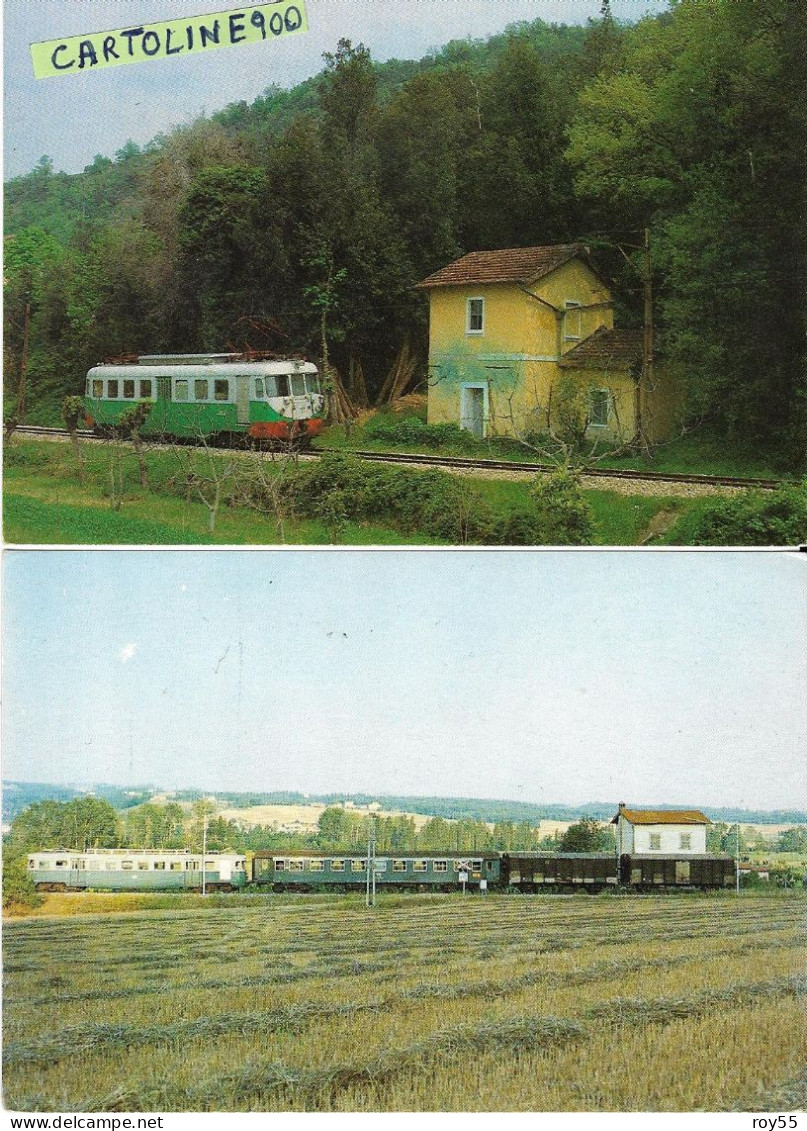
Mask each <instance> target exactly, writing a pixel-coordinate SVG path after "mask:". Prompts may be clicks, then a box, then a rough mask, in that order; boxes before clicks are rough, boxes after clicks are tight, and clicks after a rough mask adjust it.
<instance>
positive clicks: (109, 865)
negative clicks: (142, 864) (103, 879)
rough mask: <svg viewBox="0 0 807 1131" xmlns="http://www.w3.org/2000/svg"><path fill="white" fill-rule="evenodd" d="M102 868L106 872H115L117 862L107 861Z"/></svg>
mask: <svg viewBox="0 0 807 1131" xmlns="http://www.w3.org/2000/svg"><path fill="white" fill-rule="evenodd" d="M104 867H105V868H106V870H107V872H117V870H118V862H117V860H107V862H106V864H104Z"/></svg>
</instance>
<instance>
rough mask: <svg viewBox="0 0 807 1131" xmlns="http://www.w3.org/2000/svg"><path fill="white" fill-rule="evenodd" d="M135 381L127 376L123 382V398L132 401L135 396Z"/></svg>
mask: <svg viewBox="0 0 807 1131" xmlns="http://www.w3.org/2000/svg"><path fill="white" fill-rule="evenodd" d="M134 390H135V383H134V381H133V380H130V379H129V378H127V379H126V380H125V381H124V382H123V397H124V400H127V401H133V400H134V396H135V391H134Z"/></svg>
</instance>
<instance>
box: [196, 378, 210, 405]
mask: <svg viewBox="0 0 807 1131" xmlns="http://www.w3.org/2000/svg"><path fill="white" fill-rule="evenodd" d="M193 395H194V398H195V399H196V400H197V401H206V400H207V381H194V383H193Z"/></svg>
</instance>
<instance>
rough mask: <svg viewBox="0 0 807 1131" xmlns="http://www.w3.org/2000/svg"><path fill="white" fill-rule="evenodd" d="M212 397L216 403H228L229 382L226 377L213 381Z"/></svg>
mask: <svg viewBox="0 0 807 1131" xmlns="http://www.w3.org/2000/svg"><path fill="white" fill-rule="evenodd" d="M213 396H214V398H215V399H216V400H217V401H228V400H229V399H230V382H229V381H228V380H227V378H226V377H224V378H219V379H217V380H216V381H214V383H213Z"/></svg>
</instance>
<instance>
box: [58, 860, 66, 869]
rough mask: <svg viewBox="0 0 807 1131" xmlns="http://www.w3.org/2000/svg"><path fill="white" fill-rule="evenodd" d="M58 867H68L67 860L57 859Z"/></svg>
mask: <svg viewBox="0 0 807 1131" xmlns="http://www.w3.org/2000/svg"><path fill="white" fill-rule="evenodd" d="M56 867H57V868H67V867H68V862H67V860H57V861H56Z"/></svg>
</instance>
